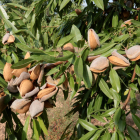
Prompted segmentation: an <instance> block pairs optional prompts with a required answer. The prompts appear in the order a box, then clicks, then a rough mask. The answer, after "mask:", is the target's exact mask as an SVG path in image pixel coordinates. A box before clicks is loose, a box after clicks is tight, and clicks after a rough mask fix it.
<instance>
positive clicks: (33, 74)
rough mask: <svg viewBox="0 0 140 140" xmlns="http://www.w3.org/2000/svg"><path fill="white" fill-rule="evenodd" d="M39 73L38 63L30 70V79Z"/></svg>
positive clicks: (35, 77)
mask: <svg viewBox="0 0 140 140" xmlns="http://www.w3.org/2000/svg"><path fill="white" fill-rule="evenodd" d="M39 74H40V65H37V66H35V67H34V69H33V71H31V75H30V79H32V80H33V81H34V80H36V79H37V78H38V77H39Z"/></svg>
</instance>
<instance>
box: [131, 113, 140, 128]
mask: <svg viewBox="0 0 140 140" xmlns="http://www.w3.org/2000/svg"><path fill="white" fill-rule="evenodd" d="M132 118H133V121H134V123H135V124H136V126H137V127H138V128H139V130H140V118H139V117H138V116H136V115H135V114H132Z"/></svg>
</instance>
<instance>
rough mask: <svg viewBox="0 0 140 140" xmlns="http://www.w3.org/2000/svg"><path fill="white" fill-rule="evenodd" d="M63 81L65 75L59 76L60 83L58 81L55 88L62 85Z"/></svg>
mask: <svg viewBox="0 0 140 140" xmlns="http://www.w3.org/2000/svg"><path fill="white" fill-rule="evenodd" d="M65 79H66V76H65V74H63V75H62V76H61V78H60V81H59V83H58V84H57V86H59V85H61V84H62V83H64V82H65Z"/></svg>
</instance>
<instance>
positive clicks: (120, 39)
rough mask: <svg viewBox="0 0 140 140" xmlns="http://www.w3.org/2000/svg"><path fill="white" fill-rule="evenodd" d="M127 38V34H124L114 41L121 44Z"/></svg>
mask: <svg viewBox="0 0 140 140" xmlns="http://www.w3.org/2000/svg"><path fill="white" fill-rule="evenodd" d="M127 38H129V34H124V35H121V36H119V37H115V38H114V41H115V42H122V41H125V40H126V39H127Z"/></svg>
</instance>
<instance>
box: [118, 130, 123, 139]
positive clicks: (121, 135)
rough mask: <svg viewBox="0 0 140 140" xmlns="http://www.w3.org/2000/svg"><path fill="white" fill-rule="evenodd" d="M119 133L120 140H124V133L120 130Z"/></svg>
mask: <svg viewBox="0 0 140 140" xmlns="http://www.w3.org/2000/svg"><path fill="white" fill-rule="evenodd" d="M117 132H118V136H119V140H124V134H123V132H120V130H118V131H117Z"/></svg>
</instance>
